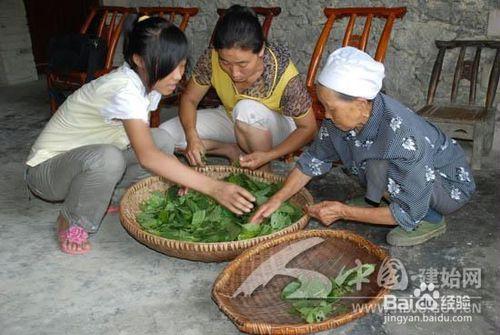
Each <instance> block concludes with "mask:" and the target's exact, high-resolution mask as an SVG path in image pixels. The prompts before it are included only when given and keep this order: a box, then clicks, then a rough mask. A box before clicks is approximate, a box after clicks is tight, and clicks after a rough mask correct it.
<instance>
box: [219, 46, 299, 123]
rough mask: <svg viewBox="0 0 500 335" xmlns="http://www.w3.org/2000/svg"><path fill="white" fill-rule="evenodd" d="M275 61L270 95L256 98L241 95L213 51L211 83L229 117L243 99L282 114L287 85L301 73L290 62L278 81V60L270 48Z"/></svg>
mask: <svg viewBox="0 0 500 335" xmlns="http://www.w3.org/2000/svg"><path fill="white" fill-rule="evenodd" d="M267 49H268V50H269V52H270V54H271V56H272V58H273V60H274V64H275V67H274V68H275V75H274V80H273V85H272V86H271V90H270V92H269V94H268V96H266V97H264V98H256V97H252V96H248V95H244V94H240V93H239V92H238V90H237V89H236V87H235V86H234V83H233V81H232V80H231V77H230V76H229V75H228V74H227V73H226V72H225V71H224V70H223V69H222V68H221V66H220V64H219V54H218V53H217V51H215V50H212V79H211V83H212V86H213V87H214V88H215V90H216V91H217V94H218V95H219V98H220V99H221V101H222V104H223V105H224V107H225V109H226V112H227V113H228V115H229V116H230V117H231V113H232V111H233V108H234V106H235V105H236V103H237V102H238V101H240V100H242V99H252V100H255V101H259V102H260V103H262V104H263V105H265V106H266V107H267V108H269V109H271V110H273V111H275V112H277V113H281V107H280V102H281V97H282V95H283V92H284V91H285V88H286V85H287V84H288V82H289V81H290V80H291V79H292V78H294V77H295V76H297V75H298V74H299V71H297V68H296V67H295V65H293V63H292V62H291V61H289V63H288V66H287V67H286V69H285V71H284V72H283V74H282V75H281V78H280V80H279V81H278V80H277V76H278V59H277V58H276V55H275V54H274V53H273V51H272V50H271V49H269V48H267Z"/></svg>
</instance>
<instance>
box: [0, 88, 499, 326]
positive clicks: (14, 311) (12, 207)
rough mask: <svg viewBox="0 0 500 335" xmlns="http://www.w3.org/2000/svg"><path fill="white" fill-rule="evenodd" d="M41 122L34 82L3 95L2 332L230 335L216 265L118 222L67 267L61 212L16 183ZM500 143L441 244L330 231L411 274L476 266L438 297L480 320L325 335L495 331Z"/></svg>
mask: <svg viewBox="0 0 500 335" xmlns="http://www.w3.org/2000/svg"><path fill="white" fill-rule="evenodd" d="M49 117H50V114H49V108H48V101H47V98H46V90H45V83H44V82H43V81H38V82H34V83H29V84H23V85H19V86H13V87H7V88H1V89H0V129H1V132H0V140H1V141H0V153H1V154H0V162H1V164H0V190H1V191H0V241H1V242H0V334H3V335H21V334H51V335H55V334H75V335H76V334H178V335H180V334H183V335H184V334H185V335H188V334H237V333H238V330H237V328H236V327H235V326H234V325H233V324H232V323H231V322H230V321H229V320H228V319H227V318H226V316H225V315H224V314H223V313H222V312H220V311H219V310H218V308H217V306H216V305H215V304H214V303H213V302H212V300H211V298H210V289H211V286H212V283H213V282H214V280H215V278H216V276H217V274H218V273H219V272H220V271H221V270H222V269H223V268H224V266H225V265H226V264H225V263H222V264H205V263H197V262H190V261H184V260H180V259H175V258H170V257H167V256H165V255H163V254H160V253H158V252H155V251H153V250H150V249H148V248H146V247H144V246H143V245H141V244H139V243H137V242H136V241H135V240H134V239H133V238H131V237H130V236H129V235H128V234H127V233H126V232H125V230H124V229H123V228H122V226H121V225H120V222H119V218H118V215H117V214H111V215H108V216H107V217H105V219H104V222H103V224H102V228H101V230H100V231H99V233H98V234H97V235H95V236H94V237H92V245H93V250H92V252H90V253H89V254H87V255H83V256H76V257H70V256H68V255H65V254H63V253H61V252H60V251H59V249H58V246H57V243H56V240H55V230H54V221H55V218H56V216H57V213H58V210H59V206H60V205H58V204H52V203H47V202H44V201H41V200H39V199H36V198H35V199H32V200H31V201H29V200H28V198H27V193H26V190H25V187H24V184H23V171H24V160H25V158H26V155H27V153H28V151H29V148H30V146H31V144H32V143H33V141H34V140H35V138H36V137H37V135H38V134H39V132H40V131H41V129H42V128H43V126H44V124H45V123H46V122H47V120H48V119H49ZM497 129H500V128H499V127H498V126H497ZM499 137H500V136H497V137H496V143H495V145H494V149H493V151H492V153H491V154H490V155H489V157H487V158H486V159H485V164H484V168H483V170H481V171H480V172H477V173H476V174H475V178H476V181H477V185H478V191H477V193H476V194H475V196H474V198H473V201H471V202H470V203H469V204H468V205H467V206H466V207H465V208H463V209H462V210H460V211H459V212H457V213H455V214H453V215H450V216H449V217H448V222H449V228H448V232H447V233H446V234H445V235H443V236H442V237H440V238H437V239H435V240H432V241H431V242H428V243H427V244H424V245H422V246H416V247H413V248H389V247H388V246H387V245H386V243H385V234H386V233H387V232H388V231H389V230H388V229H386V228H377V227H372V226H366V225H358V224H353V223H340V224H338V225H336V226H334V228H337V227H339V228H344V229H349V230H353V231H356V232H358V233H359V234H360V235H362V236H364V237H366V238H368V239H369V240H371V241H373V242H375V243H378V244H380V245H381V246H382V247H384V248H389V251H390V252H391V253H392V255H393V256H394V257H397V258H399V259H401V260H402V261H403V263H404V264H405V266H406V269H407V270H408V272H409V274H410V276H411V275H415V274H418V273H419V269H423V268H431V267H433V268H439V269H440V268H442V267H447V268H448V269H450V268H452V267H456V268H458V269H462V268H467V267H472V268H477V267H479V268H481V270H482V285H481V288H479V289H467V290H465V291H464V290H457V289H440V293H441V296H443V295H452V294H455V295H462V294H465V293H467V294H469V295H470V296H476V297H479V299H480V303H481V313H479V314H477V315H473V318H472V321H470V322H464V323H454V322H449V323H445V322H430V323H429V322H414V323H407V324H403V325H399V324H397V323H396V322H392V323H386V324H384V314H370V315H367V316H365V317H363V318H361V319H358V320H357V321H354V322H352V323H350V324H348V325H345V326H343V327H341V328H337V329H335V330H331V331H328V332H325V334H471V333H477V334H494V333H498V331H499V329H500V320H499V313H498V310H497V307H498V295H499V294H500V284H499V283H500V281H499V278H500V270H499V266H498V260H497V258H496V257H498V255H499V249H500V246H499V241H500V239H499V236H500V234H499V229H498V223H499V221H498V208H499V206H498V203H499V197H498V191H497V180H498V179H499V177H500V173H499V169H498V167H497V166H498V157H499V151H500V144H499V140H500V139H499ZM495 166H496V167H495ZM309 189H310V190H311V192H312V193H313V195H314V196H315V199H316V201H320V200H324V199H327V198H329V197H330V196H331V194H332V192H333V193H335V198H336V199H344V198H345V197H346V195H347V194H348V193H349V192H352V191H353V190H355V189H356V187H355V185H354V184H353V183H352V182H351V181H350V180H349V179H348V178H347V177H345V176H343V175H342V174H341V173H340V172H339V171H333V172H332V173H331V174H330V175H328V176H327V177H324V178H321V179H318V180H314V181H313V182H311V185H310V186H309ZM358 191H359V190H358ZM310 226H312V227H317V223H314V222H313V223H311V225H310ZM417 285H418V283H417V282H416V281H411V282H410V286H409V288H408V289H407V290H406V291H404V292H397V295H398V296H408V295H410V294H411V293H412V292H413V289H414V288H415V287H416V286H417Z"/></svg>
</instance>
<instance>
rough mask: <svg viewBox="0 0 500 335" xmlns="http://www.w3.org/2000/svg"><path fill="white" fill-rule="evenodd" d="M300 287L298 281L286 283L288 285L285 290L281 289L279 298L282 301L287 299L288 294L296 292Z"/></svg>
mask: <svg viewBox="0 0 500 335" xmlns="http://www.w3.org/2000/svg"><path fill="white" fill-rule="evenodd" d="M299 287H300V282H299V281H296V280H294V281H291V282H290V283H288V285H286V286H285V288H283V290H282V291H281V298H283V299H287V298H288V296H289V295H290V294H292V293H293V292H295V291H297V289H298V288H299Z"/></svg>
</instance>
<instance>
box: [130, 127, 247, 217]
mask: <svg viewBox="0 0 500 335" xmlns="http://www.w3.org/2000/svg"><path fill="white" fill-rule="evenodd" d="M123 125H124V127H125V131H126V133H127V136H128V138H129V140H130V144H131V146H132V148H133V149H134V152H135V154H136V156H137V159H138V161H139V164H141V166H142V167H144V168H145V169H147V170H148V171H151V172H152V173H154V174H156V175H159V176H162V177H165V178H167V179H168V180H170V181H172V182H174V183H176V184H180V185H182V186H186V187H189V188H192V189H194V190H196V191H199V192H201V193H204V194H206V195H208V196H211V197H213V198H214V199H215V200H217V201H218V202H219V203H221V205H223V206H225V207H227V208H228V209H229V210H231V211H232V212H234V213H236V214H243V212H247V213H248V212H250V211H251V209H252V208H253V204H252V202H253V201H255V198H254V197H253V195H252V194H250V192H248V191H246V190H245V189H243V188H241V187H239V186H237V185H234V184H229V183H225V182H221V181H218V180H215V179H212V178H210V177H207V176H205V175H204V174H202V173H199V172H196V171H195V170H193V169H191V168H189V167H187V166H185V165H184V164H182V163H181V162H179V160H178V159H177V158H176V157H175V156H173V155H168V154H165V153H164V152H163V151H161V150H160V149H158V148H157V147H156V145H155V144H154V142H153V138H152V136H151V132H150V130H149V126H148V125H147V124H146V123H144V121H142V120H123Z"/></svg>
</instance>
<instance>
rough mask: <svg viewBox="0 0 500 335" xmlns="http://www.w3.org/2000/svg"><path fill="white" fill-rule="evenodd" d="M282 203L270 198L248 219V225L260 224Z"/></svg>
mask: <svg viewBox="0 0 500 335" xmlns="http://www.w3.org/2000/svg"><path fill="white" fill-rule="evenodd" d="M282 203H283V202H282V201H281V200H278V199H275V198H272V197H271V199H269V200H268V201H267V202H265V203H263V204H262V205H261V206H260V207H259V208H258V209H257V211H256V212H255V214H254V215H253V216H252V217H251V218H250V223H257V224H259V223H261V222H262V221H263V220H264V219H266V218H268V217H270V216H271V214H273V213H274V212H275V211H276V210H277V209H278V208H280V206H281V204H282Z"/></svg>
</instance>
